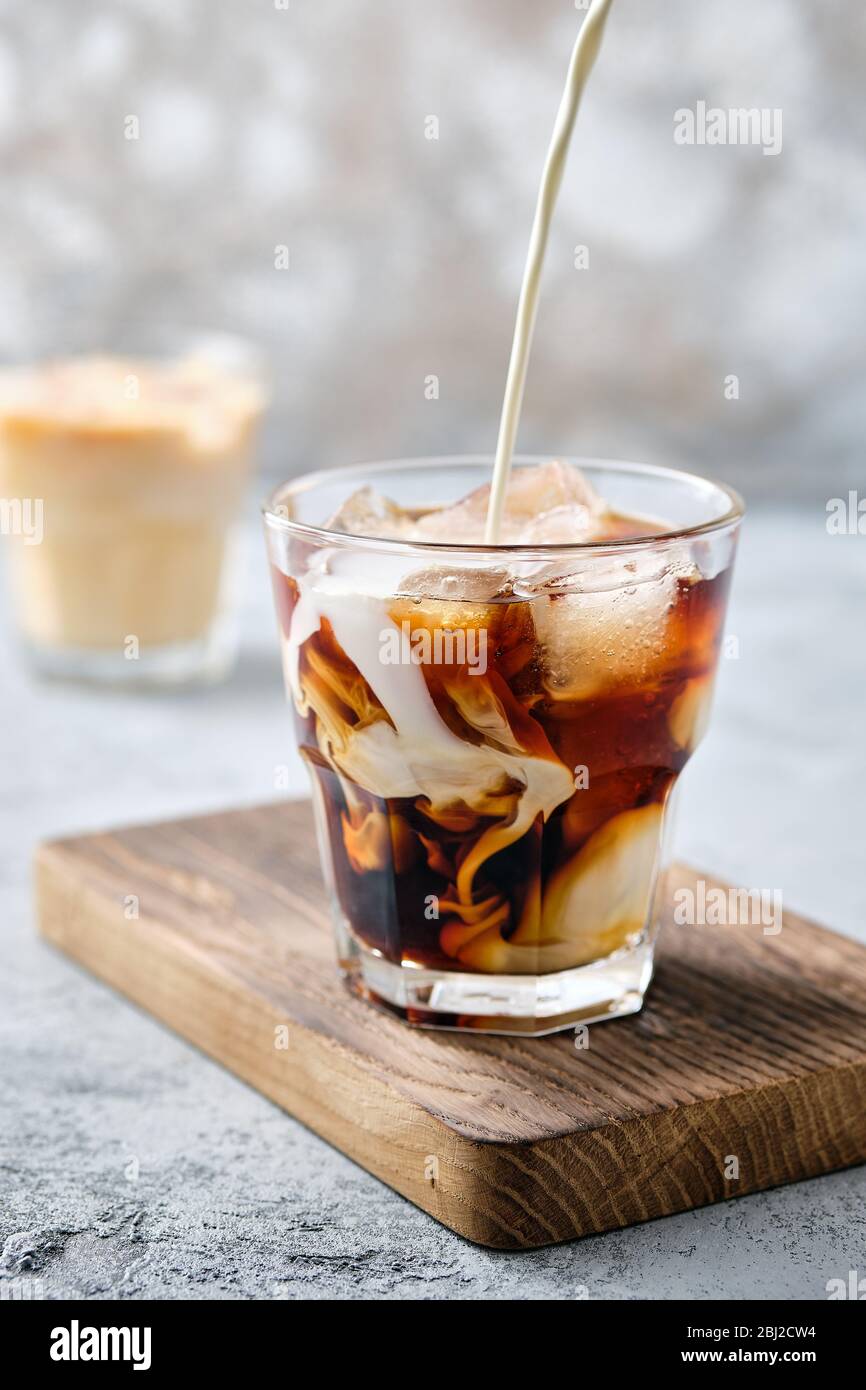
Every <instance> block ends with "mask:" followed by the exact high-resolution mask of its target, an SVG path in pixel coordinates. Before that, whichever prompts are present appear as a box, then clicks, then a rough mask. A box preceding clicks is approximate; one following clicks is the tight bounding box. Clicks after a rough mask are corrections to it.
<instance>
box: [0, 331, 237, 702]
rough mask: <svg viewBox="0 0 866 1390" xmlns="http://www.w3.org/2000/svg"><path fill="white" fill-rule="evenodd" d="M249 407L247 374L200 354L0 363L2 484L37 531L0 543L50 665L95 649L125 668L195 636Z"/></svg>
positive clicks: (205, 631)
mask: <svg viewBox="0 0 866 1390" xmlns="http://www.w3.org/2000/svg"><path fill="white" fill-rule="evenodd" d="M261 408H262V397H261V391H260V389H259V387H258V386H257V385H256V384H255V383H254V382H252V381H248V380H243V379H239V378H238V377H236V376H234V375H231V374H228V373H226V372H225V371H223V370H221V369H219V368H217V367H216V366H214V365H212V364H211V363H209V362H206V361H198V360H188V361H177V362H158V361H150V360H131V359H122V358H115V357H78V358H71V359H68V360H65V361H58V362H49V363H45V364H41V365H38V366H34V367H29V368H23V369H18V370H15V371H7V372H4V373H3V374H2V375H0V496H2V497H4V498H6V499H27V500H28V502H29V504H30V508H31V510H30V514H31V515H33V514H34V509H35V508H36V507H37V506H38V509H39V514H40V520H41V526H40V532H41V534H40V535H39V536H38V538H37V537H35V536H33V535H31V536H17V537H16V536H7V537H6V538H5V541H4V545H5V548H6V549H7V550H8V552H9V561H10V577H11V581H12V586H13V593H14V597H15V602H16V607H17V616H18V622H19V626H20V629H21V632H22V635H23V637H24V638H25V641H26V642H27V643H28V645H29V646H30V648H31V650H32V651H33V652H34V653H35V654H36V655H37V656H41V655H44V656H46V657H47V659H48V663H49V665H51V657H52V656H56V657H57V658H58V669H62V666H63V660H62V654H63V653H79V654H82V660H83V661H84V664H85V666H86V665H87V658H86V654H87V653H92V654H94V655H97V656H99V657H101V658H104V660H103V661H102V668H103V669H104V671H106V672H109V673H110V672H111V671H112V669H113V667H114V664H115V663H116V674H117V677H118V679H123V678H125V677H128V676H133V677H134V676H135V674H136V673H137V672H138V671H139V670H140V669H143V667H141V666H137V665H136V663H144V666H145V667H146V665H147V660H148V657H149V656H151V655H152V654H153V653H155V652H161V653H163V654H165V653H166V652H168V653H169V654H171V653H172V652H178V653H179V652H182V651H183V649H184V648H187V647H188V646H189V644H196V643H198V644H204V645H205V646H207V643H208V640H209V636H210V635H211V633H212V629H213V626H214V624H215V622H217V621H218V619H219V616H220V613H221V610H222V608H223V606H224V604H223V599H224V588H225V585H226V583H227V582H228V580H229V565H230V541H231V535H232V531H233V528H234V525H235V523H236V520H237V517H238V512H239V508H240V505H241V500H242V496H243V492H244V488H245V484H246V480H247V476H248V473H249V466H250V455H251V446H252V442H253V435H254V431H255V426H256V423H257V421H258V418H259V415H260V413H261ZM202 654H203V653H202ZM170 664H171V663H170V662H169V665H170ZM182 665H183V663H181V666H182ZM179 673H182V672H181V671H180V668H179ZM81 674H87V671H86V670H82V671H81ZM167 674H170V672H167Z"/></svg>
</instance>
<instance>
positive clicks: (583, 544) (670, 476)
mask: <svg viewBox="0 0 866 1390" xmlns="http://www.w3.org/2000/svg"><path fill="white" fill-rule="evenodd" d="M557 460H559V461H562V462H566V463H573V464H576V465H577V466H578V467H579V468H587V469H589V468H596V469H598V468H604V469H606V470H607V471H608V472H615V473H622V474H629V473H630V474H639V475H641V476H642V477H644V478H647V477H656V478H661V479H665V480H667V481H671V482H681V483H689V484H691V485H692V486H694V487H696V488H698V489H699V490H700V491H703V492H709V491H716V492H720V493H721V494H722V495H723V497H724V498H725V500H726V501H727V508H726V510H725V511H724V512H723V513H722V514H721V515H719V516H717V517H713V518H712V519H711V520H709V521H702V522H697V523H696V524H695V525H693V526H680V527H677V528H675V529H673V530H669V531H655V532H651V533H650V534H649V535H642V536H628V537H625V538H622V539H618V540H593V541H557V542H555V543H552V544H544V543H541V542H534V543H532V544H529V545H527V544H525V543H524V544H512V543H509V544H508V545H487V544H484V543H483V542H481V541H477V542H467V541H409V540H406V541H404V540H396V539H389V538H388V537H386V536H381V537H380V536H356V535H352V533H351V532H349V531H332V530H331V529H330V528H328V527H327V526H314V525H311V524H310V523H308V522H303V521H294V520H292V519H291V518H290V517H288V516H285V515H284V514H283V513H282V512H280V511H278V510H277V508H278V507H279V506H280V505H281V503H282V501H283V499H285V498H288V497H297V496H299V495H301V494H302V493H307V492H311V491H312V490H313V488H315V487H316V486H320V485H321V484H322V483H328V482H338V481H340V480H341V479H346V480H347V481H351V479H352V478H359V479H360V478H362V477H364V476H365V475H366V474H369V473H371V472H374V471H375V472H381V473H385V474H387V473H395V472H406V471H407V470H411V471H412V472H423V471H424V470H425V469H433V468H455V467H457V468H459V467H470V466H474V467H477V466H478V465H480V464H484V465H487V466H489V467H490V468H491V470H492V467H493V455H492V454H441V455H430V456H429V457H426V456H425V457H420V458H407V459H383V460H379V461H376V462H370V463H353V464H347V465H345V466H343V467H339V468H323V469H320V470H317V471H315V472H311V473H302V474H299V475H298V477H297V478H290V479H287V480H286V481H285V482H282V483H279V484H278V485H277V487H275V488H274V489H273V490H272V491H271V492H270V493H269V494H268V496H267V497H266V498H265V500H264V502H262V504H261V512H262V516H263V518H264V522H265V525H266V526H271V527H274V528H275V529H277V530H280V531H285V532H287V533H289V534H293V535H298V536H300V537H303V538H304V539H307V540H316V541H320V542H324V543H325V544H328V545H331V546H334V545H337V546H343V547H352V548H358V547H360V548H361V549H364V550H374V551H378V552H384V553H386V554H397V555H400V554H410V555H411V554H414V553H417V552H421V553H422V554H427V555H437V554H438V555H442V554H455V553H456V554H464V555H470V554H471V555H509V556H512V557H531V558H532V559H538V558H545V557H550V556H558V555H559V556H561V555H567V554H574V553H575V552H577V553H579V554H581V555H587V554H592V553H598V554H605V555H609V554H610V553H611V552H618V551H629V550H634V549H640V548H641V547H644V548H646V547H648V546H653V545H656V544H658V543H660V542H664V543H669V542H674V541H682V540H691V539H693V538H694V537H699V536H704V535H708V534H710V533H712V532H714V531H722V530H725V529H727V528H729V527H731V526H734V525H736V523H737V522H739V521H740V520H741V519H742V517H743V515H744V512H745V503H744V502H743V499H742V497H741V496H740V494H739V493H738V492H736V491H735V489H734V488H732V487H730V486H729V485H728V484H727V483H721V482H719V481H718V480H717V479H715V478H708V477H705V476H703V475H702V474H699V473H690V472H688V471H687V470H685V469H680V468H668V467H666V466H665V465H663V464H654V463H631V462H628V461H625V460H621V459H604V458H589V457H577V456H574V455H568V454H515V455H514V458H513V460H512V461H513V463H516V464H530V465H531V464H544V463H552V462H555V461H557Z"/></svg>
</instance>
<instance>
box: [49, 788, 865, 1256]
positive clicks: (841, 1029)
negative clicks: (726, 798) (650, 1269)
mask: <svg viewBox="0 0 866 1390" xmlns="http://www.w3.org/2000/svg"><path fill="white" fill-rule="evenodd" d="M36 877H37V893H38V905H39V922H40V928H41V930H42V932H43V933H44V935H45V936H46V937H47V938H48V939H49V940H50V941H52V942H53V943H54V944H55V945H57V946H59V947H60V948H61V949H62V950H64V951H65V952H67V953H68V954H69V955H70V956H72V957H73V958H74V959H76V960H77V961H79V962H80V963H81V964H83V965H85V966H86V967H87V968H88V969H89V970H92V971H93V972H94V973H95V974H96V975H98V976H99V977H100V978H101V979H103V980H105V981H107V982H108V983H109V984H110V985H113V986H114V987H115V988H116V989H118V990H121V991H122V992H123V993H124V994H126V995H127V996H128V997H129V998H130V999H132V1000H134V1001H135V1002H136V1003H138V1004H140V1005H141V1006H142V1007H143V1008H145V1009H147V1010H148V1011H149V1012H150V1013H152V1014H153V1015H155V1016H156V1017H157V1018H159V1019H161V1020H162V1021H163V1022H164V1023H166V1024H168V1025H169V1027H171V1028H173V1029H174V1030H175V1031H177V1032H178V1033H180V1034H181V1035H182V1036H183V1037H185V1038H187V1039H189V1041H191V1042H193V1043H195V1044H196V1045H197V1046H198V1047H200V1048H202V1049H203V1050H204V1051H205V1052H207V1053H208V1054H210V1055H211V1056H212V1057H214V1058H216V1059H217V1060H218V1061H219V1062H221V1063H222V1064H223V1065H225V1066H226V1067H228V1068H229V1069H230V1070H231V1071H233V1072H235V1073H236V1074H237V1075H238V1076H240V1077H242V1078H243V1079H244V1080H245V1081H247V1082H249V1083H250V1084H251V1085H252V1086H255V1087H256V1088H257V1089H258V1090H259V1091H261V1092H263V1093H264V1094H265V1095H266V1096H269V1097H270V1098H271V1099H272V1100H274V1101H276V1103H277V1104H278V1105H281V1106H283V1107H284V1109H286V1110H288V1111H289V1112H290V1113H291V1114H292V1115H295V1116H297V1118H298V1119H300V1120H302V1121H303V1122H304V1123H305V1124H306V1125H308V1126H309V1127H310V1128H311V1129H313V1130H315V1131H316V1133H318V1134H320V1135H322V1136H323V1137H324V1138H325V1139H327V1140H329V1141H330V1142H331V1143H332V1144H334V1145H336V1147H337V1148H339V1149H341V1150H343V1152H345V1153H346V1154H348V1155H349V1156H350V1157H351V1158H353V1159H354V1160H355V1161H356V1162H358V1163H360V1164H361V1165H362V1166H363V1167H365V1168H367V1169H368V1170H369V1171H370V1172H371V1173H374V1174H375V1175H376V1176H377V1177H379V1178H381V1179H382V1180H383V1181H384V1182H387V1183H389V1184H390V1185H391V1186H392V1187H394V1188H395V1189H396V1190H397V1191H398V1192H401V1193H402V1194H403V1195H404V1196H406V1197H408V1198H409V1199H410V1200H411V1201H413V1202H415V1203H416V1204H417V1205H418V1206H419V1207H422V1208H423V1209H424V1210H425V1211H428V1212H430V1213H431V1214H432V1215H433V1216H435V1217H436V1218H437V1219H438V1220H440V1221H442V1222H444V1223H445V1224H446V1225H447V1226H450V1227H451V1228H452V1229H453V1230H455V1231H457V1232H459V1233H460V1234H461V1235H463V1236H467V1237H468V1238H469V1239H471V1240H474V1241H478V1242H480V1243H482V1244H485V1245H491V1246H497V1247H500V1248H505V1249H514V1248H521V1247H532V1246H538V1245H545V1244H549V1243H553V1242H557V1241H563V1240H568V1239H571V1238H573V1237H575V1236H581V1235H585V1234H587V1233H589V1232H593V1231H604V1230H609V1229H612V1228H615V1227H621V1226H627V1225H630V1224H632V1223H634V1222H637V1221H645V1220H648V1219H650V1218H652V1217H656V1216H663V1215H667V1214H670V1213H672V1212H676V1211H683V1210H686V1209H688V1208H691V1207H697V1206H702V1205H704V1204H705V1203H708V1202H715V1201H719V1200H721V1199H723V1198H728V1197H734V1196H738V1195H741V1194H743V1193H746V1192H754V1191H757V1190H759V1189H761V1188H766V1187H771V1186H775V1185H777V1184H779V1183H785V1182H794V1181H796V1180H798V1179H801V1178H806V1177H811V1176H814V1175H816V1174H818V1173H825V1172H828V1171H830V1170H832V1169H834V1168H842V1167H846V1166H848V1165H850V1164H853V1163H859V1162H863V1161H864V1160H866V948H864V947H862V946H860V945H858V944H857V943H855V942H853V941H850V940H847V939H845V938H843V937H840V936H837V935H835V934H834V933H832V932H828V931H825V930H824V929H822V928H820V927H816V926H814V925H813V924H811V923H809V922H806V921H803V920H802V919H800V918H798V917H795V916H794V915H792V914H790V913H786V915H785V919H784V927H783V929H782V931H781V932H780V933H779V934H778V935H776V936H766V935H763V934H762V932H761V928H760V927H759V926H735V927H724V928H722V927H678V926H675V925H673V924H672V923H669V924H667V925H666V926H665V928H664V930H663V932H662V937H661V944H660V949H659V954H658V969H657V974H656V979H655V982H654V984H653V985H652V987H651V989H650V994H649V998H648V1001H647V1004H646V1006H645V1007H644V1010H643V1012H642V1013H641V1014H638V1015H636V1016H633V1017H631V1018H627V1019H622V1020H618V1021H614V1022H610V1023H606V1024H604V1025H599V1026H595V1027H593V1028H591V1029H590V1046H589V1048H588V1049H586V1050H577V1049H576V1048H575V1046H574V1039H573V1036H572V1034H571V1033H562V1034H558V1035H555V1036H553V1037H546V1038H535V1039H532V1038H526V1039H523V1038H503V1037H496V1036H491V1035H484V1036H468V1037H467V1036H464V1035H457V1034H453V1033H435V1032H427V1031H422V1030H417V1029H412V1028H409V1027H408V1026H407V1025H405V1024H404V1023H402V1022H400V1021H399V1020H398V1019H396V1018H393V1017H391V1016H389V1015H387V1014H385V1013H382V1012H380V1011H378V1010H376V1009H374V1008H372V1007H371V1006H369V1005H367V1004H365V1003H363V1002H362V1001H361V1000H359V999H357V998H355V997H354V996H353V995H350V994H349V993H348V991H346V990H345V989H344V987H343V985H342V983H341V981H340V980H339V979H338V977H337V975H336V971H335V966H334V955H333V948H332V943H331V932H330V923H329V921H328V917H327V910H326V907H325V901H324V893H323V889H322V885H321V880H320V877H319V868H318V859H317V854H316V849H315V842H314V835H313V826H312V816H311V809H310V806H309V804H308V803H306V802H299V803H294V804H292V805H285V804H284V805H279V806H264V807H256V808H253V809H249V810H241V811H232V812H227V813H225V814H222V815H216V816H207V817H201V818H197V819H192V820H185V821H179V822H175V823H170V824H162V825H152V826H143V827H135V828H131V829H126V830H114V831H111V832H107V833H105V834H97V835H90V836H86V837H81V838H78V839H70V840H59V841H55V842H53V843H51V844H48V845H45V846H43V847H42V848H41V849H40V851H39V853H38V856H37V864H36ZM695 878H696V875H695V873H694V871H693V870H690V869H687V868H683V867H678V868H676V869H675V870H674V871H673V874H672V877H671V885H670V886H671V889H673V888H674V887H677V886H689V885H692V884H694V882H695ZM131 897H135V898H136V899H137V902H138V913H139V915H138V917H137V918H136V917H131V918H130V917H128V916H127V912H128V910H129V909H128V906H127V903H128V900H129V899H130V898H131ZM282 1027H285V1028H287V1029H288V1046H287V1047H286V1048H280V1047H277V1046H276V1045H275V1041H276V1039H277V1031H276V1030H277V1029H279V1028H282ZM729 1156H734V1157H735V1158H736V1159H737V1160H738V1164H739V1176H738V1177H737V1178H736V1179H730V1178H726V1176H725V1172H726V1163H727V1162H728V1159H729Z"/></svg>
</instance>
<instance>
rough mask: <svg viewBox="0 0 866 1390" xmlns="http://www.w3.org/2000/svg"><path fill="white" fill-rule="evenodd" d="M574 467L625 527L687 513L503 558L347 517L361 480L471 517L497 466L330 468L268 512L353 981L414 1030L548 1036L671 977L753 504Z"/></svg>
mask: <svg viewBox="0 0 866 1390" xmlns="http://www.w3.org/2000/svg"><path fill="white" fill-rule="evenodd" d="M546 462H548V460H544V459H537V458H533V459H526V458H524V459H518V460H516V461H515V464H514V467H515V469H523V468H531V467H533V466H535V465H539V464H544V463H546ZM568 462H571V463H575V464H577V465H578V466H579V467H580V469H581V470H582V471H583V473H584V475H585V477H586V478H587V479H588V480H589V482H590V483H591V484H593V485H594V487H595V488H596V489H597V491H598V493H599V494H600V495H601V496H602V497H603V498H604V499H605V500H606V502H607V504H608V506H609V507H610V508H611V509H612V510H614V511H615V512H617V513H622V514H626V515H628V516H632V517H635V516H636V517H641V518H664V521H663V522H662V521H659V522H658V523H657V524H651V525H648V527H646V528H645V529H649V530H650V532H651V533H650V534H647V535H640V536H633V535H632V536H630V537H628V538H623V539H618V540H607V541H604V542H599V541H596V542H583V543H572V544H555V545H538V544H535V545H516V544H509V545H503V546H495V547H491V546H485V545H479V544H472V543H467V542H460V539H459V536H457V535H455V537H454V540H453V542H452V541H451V540H450V539H449V540H448V541H447V542H445V543H431V542H426V543H422V542H415V541H411V542H409V541H403V540H387V539H377V538H375V537H371V536H369V535H364V536H361V535H350V534H346V533H345V531H342V530H336V529H334V528H329V527H328V526H327V525H325V524H324V522H325V519H326V518H328V517H331V516H332V515H333V514H334V513H335V512H337V510H338V509H339V508H340V507H341V506H343V504H344V503H345V502H346V499H347V498H349V497H350V496H351V495H352V494H355V493H357V492H358V490H359V489H363V488H370V489H372V490H373V494H372V495H373V497H374V498H375V496H376V495H378V496H380V497H385V498H388V499H391V500H392V501H393V502H394V503H396V504H397V505H398V506H399V507H400V508H402V509H404V511H405V512H407V513H409V514H410V515H419V514H421V513H422V512H425V511H428V510H430V509H431V508H433V507H436V506H439V505H442V506H448V505H451V504H453V503H455V502H456V501H457V500H458V499H460V498H463V497H465V496H466V495H467V494H469V493H471V492H472V490H473V489H475V488H478V487H481V486H482V485H483V484H485V483H487V482H489V479H490V476H491V466H492V463H491V460H490V459H489V458H483V457H465V458H437V459H421V460H404V461H394V462H387V463H379V464H374V465H365V466H363V467H353V468H344V469H338V470H332V471H328V472H322V473H315V474H309V475H307V476H304V477H301V478H297V479H295V480H293V481H291V482H288V483H285V484H283V485H282V486H281V487H279V488H277V490H276V491H275V492H274V493H273V495H272V496H271V497H270V499H269V500H268V502H267V503H266V505H265V507H264V522H265V532H266V538H267V547H268V554H269V559H270V565H271V574H272V579H273V585H274V593H275V598H276V606H277V612H278V617H279V624H280V633H281V643H282V653H283V665H284V671H285V678H286V687H287V691H288V696H289V700H290V703H291V707H292V711H293V716H294V724H295V733H296V737H297V742H298V746H299V749H300V752H301V755H302V757H303V758H304V760H305V762H306V764H307V767H308V769H309V773H310V778H311V783H312V789H313V804H314V807H315V819H316V825H317V832H318V840H319V847H320V853H321V860H322V869H323V873H324V878H325V883H326V886H327V890H328V895H329V898H330V904H331V910H332V913H333V920H334V928H335V932H336V943H337V956H338V960H339V966H340V969H341V971H342V973H343V975H344V976H345V978H346V981H347V982H348V984H349V987H350V988H351V989H353V990H354V991H355V992H357V993H358V994H360V995H362V996H363V997H365V998H366V999H368V1000H370V1001H372V1002H374V1003H376V1004H378V1005H380V1006H382V1007H384V1008H387V1009H389V1010H391V1011H393V1012H395V1013H397V1014H398V1015H399V1016H400V1017H402V1018H403V1019H406V1020H407V1021H408V1022H410V1023H414V1024H418V1025H422V1026H428V1027H447V1028H458V1029H472V1030H480V1031H487V1032H498V1033H521V1034H532V1035H540V1034H543V1033H548V1032H554V1031H556V1030H558V1029H562V1028H567V1027H573V1026H574V1025H575V1024H577V1023H586V1022H593V1021H596V1020H599V1019H607V1018H612V1017H617V1016H621V1015H624V1014H630V1013H634V1012H635V1011H637V1010H638V1009H640V1007H641V1005H642V1003H643V1000H644V996H645V993H646V990H647V987H648V985H649V982H650V978H651V975H652V969H653V944H654V940H655V936H656V931H657V927H658V922H659V915H660V908H661V904H662V903H663V900H664V884H665V869H666V866H667V864H668V861H669V850H670V839H671V833H670V832H671V825H672V805H673V792H674V789H675V786H676V782H677V778H678V776H679V774H680V772H681V771H682V769H683V767H684V766H685V764H686V762H687V761H688V759H689V757H690V756H691V754H692V752H693V751H694V749H695V747H696V746H697V744H698V742H699V740H700V739H701V737H702V735H703V732H704V729H705V727H706V721H707V715H708V711H709V705H710V699H711V694H712V687H713V680H714V675H715V671H716V664H717V660H718V656H719V649H720V643H721V639H722V630H723V623H724V617H725V609H726V603H727V596H728V586H729V581H730V576H731V567H732V564H733V560H734V553H735V546H736V538H737V532H738V528H739V524H740V519H741V516H742V504H741V502H740V499H739V498H738V497H737V496H736V494H735V493H733V492H732V491H731V490H730V489H729V488H727V487H725V486H723V485H721V484H719V483H715V482H711V481H709V480H707V479H704V478H700V477H697V476H695V475H692V474H688V473H682V472H677V471H674V470H671V469H666V468H657V467H651V466H647V465H641V464H633V463H620V462H608V461H604V460H592V459H575V460H569V461H568ZM369 505H372V506H381V504H379V503H376V502H375V500H373V501H372V502H371V503H369ZM455 529H456V523H455Z"/></svg>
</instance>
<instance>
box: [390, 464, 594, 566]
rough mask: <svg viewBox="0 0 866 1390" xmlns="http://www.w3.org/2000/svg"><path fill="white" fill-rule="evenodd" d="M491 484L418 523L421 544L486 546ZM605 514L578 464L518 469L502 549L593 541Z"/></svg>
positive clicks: (502, 532)
mask: <svg viewBox="0 0 866 1390" xmlns="http://www.w3.org/2000/svg"><path fill="white" fill-rule="evenodd" d="M489 500H490V484H489V483H485V484H484V486H483V487H479V488H476V489H475V491H474V492H470V494H469V496H468V497H464V498H463V500H462V502H457V503H455V505H454V506H453V507H443V508H440V510H439V511H435V512H428V513H427V515H426V516H422V517H420V518H419V519H418V522H417V524H416V527H415V534H416V538H417V539H418V540H426V541H439V542H446V543H447V542H449V541H450V542H453V543H454V544H455V545H461V544H462V545H482V544H483V543H484V526H485V523H486V520H487V506H488V502H489ZM604 510H605V507H604V503H603V502H602V500H601V498H599V497H598V495H597V493H596V492H595V490H594V489H593V487H592V486H591V484H590V483H589V482H588V481H587V479H586V478H585V477H584V476H583V474H582V473H581V471H580V469H579V468H575V467H574V465H573V464H568V463H561V462H560V461H559V460H554V461H553V462H551V463H545V464H536V465H528V466H523V467H517V468H515V469H514V470H513V471H512V474H511V477H510V478H509V481H508V490H507V492H506V497H505V512H504V515H503V519H502V527H501V530H500V536H499V539H500V543H501V544H502V545H551V544H567V543H568V542H575V543H577V542H579V541H585V540H591V539H592V538H593V537H594V536H595V535H596V533H597V531H598V522H599V518H600V517H601V516H602V515H603V513H604Z"/></svg>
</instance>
